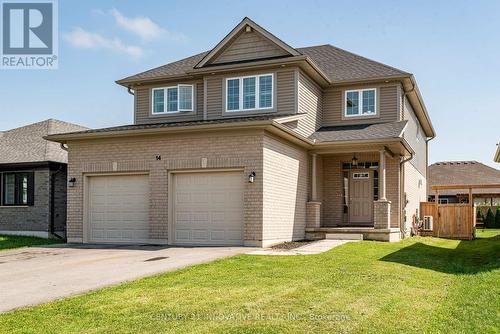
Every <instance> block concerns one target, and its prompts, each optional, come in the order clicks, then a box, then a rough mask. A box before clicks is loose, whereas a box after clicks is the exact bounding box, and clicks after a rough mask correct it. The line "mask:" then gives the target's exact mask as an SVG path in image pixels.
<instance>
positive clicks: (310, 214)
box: [306, 153, 321, 228]
mask: <svg viewBox="0 0 500 334" xmlns="http://www.w3.org/2000/svg"><path fill="white" fill-rule="evenodd" d="M311 158H312V160H311V162H312V164H311V165H312V166H311V167H312V171H311V200H310V201H309V202H307V205H306V216H307V217H306V220H307V221H306V224H307V227H309V228H318V227H320V226H321V202H319V201H318V185H317V168H318V164H317V161H316V160H317V154H316V153H313V154H311Z"/></svg>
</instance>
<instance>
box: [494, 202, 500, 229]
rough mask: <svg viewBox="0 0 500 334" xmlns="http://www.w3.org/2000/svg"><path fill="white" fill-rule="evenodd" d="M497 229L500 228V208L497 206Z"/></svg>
mask: <svg viewBox="0 0 500 334" xmlns="http://www.w3.org/2000/svg"><path fill="white" fill-rule="evenodd" d="M495 228H500V206H497V212H496V214H495Z"/></svg>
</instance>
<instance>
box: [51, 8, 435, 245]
mask: <svg viewBox="0 0 500 334" xmlns="http://www.w3.org/2000/svg"><path fill="white" fill-rule="evenodd" d="M117 83H118V84H120V85H122V86H124V87H126V88H128V90H129V92H131V93H133V94H134V97H135V98H134V110H135V112H134V120H135V121H134V124H133V125H126V126H119V127H112V128H105V129H97V130H89V131H84V132H78V133H72V134H64V135H54V136H50V139H51V140H54V141H58V142H61V143H65V144H67V145H68V147H69V177H74V178H76V184H75V186H74V187H73V188H70V189H69V196H68V210H69V212H68V241H70V242H122V243H123V242H125V243H168V244H175V245H192V244H199V245H205V244H208V245H214V244H215V245H248V246H267V245H270V244H274V243H278V242H282V241H289V240H299V239H304V238H305V237H306V236H307V237H311V238H312V237H324V234H325V233H336V232H338V233H342V232H344V233H345V232H350V233H353V231H354V232H355V233H363V235H364V236H365V238H370V239H378V240H391V241H392V240H399V238H400V237H401V236H404V235H405V233H407V232H408V226H409V224H410V223H411V217H412V216H413V215H414V214H416V212H417V209H418V206H419V202H421V201H425V199H426V187H427V185H426V179H427V176H426V168H427V141H428V140H429V139H430V138H432V137H434V135H435V134H434V130H433V127H432V124H431V121H430V119H429V116H428V114H427V111H426V109H425V106H424V102H423V99H422V97H421V95H420V93H419V90H418V88H417V85H416V82H415V78H414V77H413V75H411V74H410V73H407V72H404V71H401V70H398V69H395V68H393V67H390V66H387V65H384V64H381V63H378V62H375V61H372V60H369V59H367V58H364V57H361V56H358V55H355V54H352V53H350V52H347V51H344V50H341V49H339V48H336V47H334V46H331V45H320V46H312V47H305V48H294V47H291V46H289V45H288V44H286V43H285V42H283V41H282V40H280V39H278V38H277V37H275V36H274V35H273V34H271V33H270V32H268V31H266V30H265V29H263V28H262V27H260V26H259V25H257V24H255V23H254V22H253V21H251V20H250V19H248V18H245V19H244V20H243V21H242V22H241V23H240V24H238V25H237V26H236V27H235V28H234V29H233V30H232V31H231V32H230V33H229V34H228V35H227V36H226V37H224V39H223V40H222V41H221V42H220V43H218V44H217V45H216V46H215V47H214V48H213V49H212V50H210V51H208V52H203V53H200V54H197V55H194V56H191V57H188V58H185V59H182V60H179V61H176V62H173V63H170V64H166V65H163V66H160V67H158V68H154V69H151V70H149V71H146V72H143V73H139V74H137V75H133V76H130V77H127V78H125V79H122V80H119V81H117ZM306 233H307V235H306Z"/></svg>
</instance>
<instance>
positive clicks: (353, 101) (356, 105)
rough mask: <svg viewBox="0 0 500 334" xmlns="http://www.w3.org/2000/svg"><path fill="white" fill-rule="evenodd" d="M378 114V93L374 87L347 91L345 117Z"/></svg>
mask: <svg viewBox="0 0 500 334" xmlns="http://www.w3.org/2000/svg"><path fill="white" fill-rule="evenodd" d="M376 114H377V94H376V90H375V89H374V88H371V89H358V90H348V91H346V92H345V112H344V116H345V117H356V116H373V115H376Z"/></svg>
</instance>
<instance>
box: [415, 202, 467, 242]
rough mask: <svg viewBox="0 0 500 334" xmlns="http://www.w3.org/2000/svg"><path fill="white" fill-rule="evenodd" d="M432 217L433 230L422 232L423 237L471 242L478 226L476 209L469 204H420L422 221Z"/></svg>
mask: <svg viewBox="0 0 500 334" xmlns="http://www.w3.org/2000/svg"><path fill="white" fill-rule="evenodd" d="M425 216H430V217H432V221H433V222H432V230H425V229H423V230H421V235H428V236H433V237H437V238H451V239H462V240H471V239H472V238H473V237H474V228H475V225H476V222H475V214H474V208H473V207H471V206H470V205H469V204H467V203H465V204H458V203H457V204H438V205H436V204H435V203H433V202H422V203H420V219H422V221H423V220H424V217H425Z"/></svg>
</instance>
